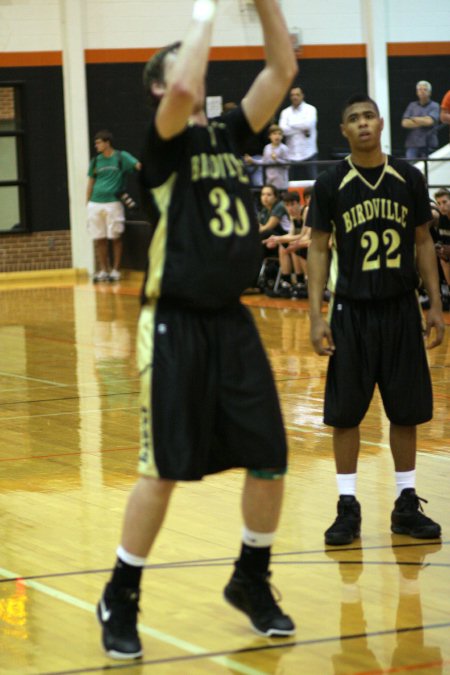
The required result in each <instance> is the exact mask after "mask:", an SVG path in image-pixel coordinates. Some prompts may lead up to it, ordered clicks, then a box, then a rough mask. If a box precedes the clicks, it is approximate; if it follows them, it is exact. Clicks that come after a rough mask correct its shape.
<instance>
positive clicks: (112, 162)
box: [86, 129, 141, 282]
mask: <svg viewBox="0 0 450 675" xmlns="http://www.w3.org/2000/svg"><path fill="white" fill-rule="evenodd" d="M112 143H113V135H112V133H111V132H110V131H108V130H107V129H104V130H102V131H98V132H97V133H96V134H95V136H94V145H95V149H96V151H97V156H96V157H94V158H93V159H91V162H90V164H89V171H88V185H87V195H86V197H87V228H88V232H89V234H90V236H91V238H92V239H93V241H94V246H95V253H96V257H97V260H98V264H99V267H100V269H99V270H98V271H97V272H96V273H95V274H94V277H93V280H94V282H97V281H119V279H120V271H119V268H120V261H121V259H122V234H123V231H124V229H125V207H124V204H123V203H122V201H121V199H120V197H121V195H123V196H124V198H126V197H128V198H129V196H128V195H125V194H124V185H125V183H124V179H125V176H126V175H127V174H129V173H132V172H133V171H139V170H140V168H141V164H140V162H139V161H138V160H137V159H136V157H133V155H130V153H129V152H125V151H124V150H116V149H115V148H114V147H113V144H112ZM108 240H111V241H112V248H113V261H112V269H111V270H110V265H109V260H108V258H109V251H108Z"/></svg>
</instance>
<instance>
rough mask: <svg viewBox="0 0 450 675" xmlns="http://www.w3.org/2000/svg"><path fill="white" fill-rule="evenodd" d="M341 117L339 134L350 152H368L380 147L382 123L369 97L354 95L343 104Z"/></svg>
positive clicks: (373, 102) (375, 105)
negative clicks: (347, 143)
mask: <svg viewBox="0 0 450 675" xmlns="http://www.w3.org/2000/svg"><path fill="white" fill-rule="evenodd" d="M341 115H342V116H341V119H342V122H341V133H342V135H343V136H345V138H346V139H347V140H348V142H349V144H350V149H351V150H352V151H354V150H358V151H360V152H369V151H371V150H375V149H376V148H377V147H379V146H380V139H381V132H382V131H383V126H384V121H383V118H382V117H380V111H379V108H378V106H377V104H376V103H375V101H374V100H373V99H372V98H370V96H367V94H354V95H353V96H351V97H350V98H349V99H347V101H346V102H345V104H344V106H343V108H342V114H341Z"/></svg>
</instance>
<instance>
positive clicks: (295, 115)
mask: <svg viewBox="0 0 450 675" xmlns="http://www.w3.org/2000/svg"><path fill="white" fill-rule="evenodd" d="M289 97H290V99H291V105H290V106H289V107H288V108H285V109H284V110H282V111H281V114H280V119H279V125H280V127H281V130H282V132H283V134H284V137H285V140H286V145H287V146H288V148H289V157H290V160H291V161H292V162H312V161H314V160H316V159H317V158H318V154H317V109H316V108H315V107H314V106H313V105H310V104H309V103H306V101H305V100H304V99H305V96H304V93H303V90H302V89H301V87H293V88H292V89H291V91H290V95H289ZM316 177H317V167H316V166H315V164H312V165H311V166H305V165H303V166H295V165H294V166H291V168H290V169H289V178H290V180H308V179H309V180H315V178H316Z"/></svg>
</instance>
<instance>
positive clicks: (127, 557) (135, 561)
mask: <svg viewBox="0 0 450 675" xmlns="http://www.w3.org/2000/svg"><path fill="white" fill-rule="evenodd" d="M116 555H117V557H118V558H119V559H120V560H121V561H122V562H124V563H126V564H127V565H131V566H132V567H144V565H145V562H146V560H145V558H140V557H139V556H137V555H133V554H132V553H128V551H125V549H124V548H123V546H118V547H117V551H116Z"/></svg>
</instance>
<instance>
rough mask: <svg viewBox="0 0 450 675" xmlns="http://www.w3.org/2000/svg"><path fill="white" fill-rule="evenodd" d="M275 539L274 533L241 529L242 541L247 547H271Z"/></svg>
mask: <svg viewBox="0 0 450 675" xmlns="http://www.w3.org/2000/svg"><path fill="white" fill-rule="evenodd" d="M274 539H275V532H253V530H249V529H248V528H247V527H245V525H244V527H243V528H242V541H243V542H244V544H246V545H247V546H252V547H253V548H267V547H269V546H272V544H273V541H274Z"/></svg>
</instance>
